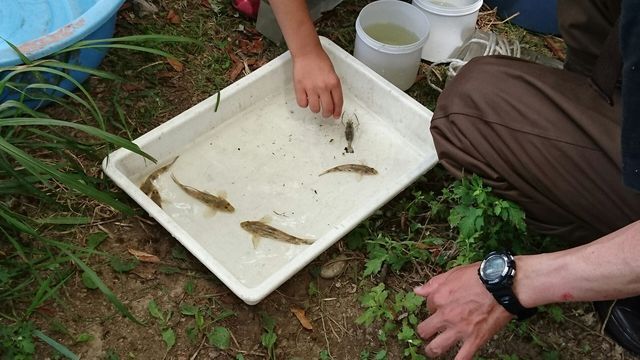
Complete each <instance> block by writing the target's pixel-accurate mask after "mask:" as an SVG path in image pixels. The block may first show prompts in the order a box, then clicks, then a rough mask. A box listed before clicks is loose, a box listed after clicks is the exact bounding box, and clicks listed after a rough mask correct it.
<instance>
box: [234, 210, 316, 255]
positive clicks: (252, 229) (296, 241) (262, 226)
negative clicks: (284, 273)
mask: <svg viewBox="0 0 640 360" xmlns="http://www.w3.org/2000/svg"><path fill="white" fill-rule="evenodd" d="M268 221H269V219H268V218H267V217H265V218H262V219H261V220H259V221H243V222H241V223H240V226H241V227H242V228H243V229H244V230H245V231H247V232H248V233H249V234H251V235H252V238H251V240H252V242H253V248H254V249H255V248H256V247H257V246H258V243H259V242H260V238H267V239H272V240H277V241H282V242H286V243H289V244H293V245H311V244H313V240H309V239H302V238H299V237H297V236H293V235H289V234H287V233H286V232H284V231H282V230H278V229H276V228H274V227H273V226H271V225H269V224H267V222H268Z"/></svg>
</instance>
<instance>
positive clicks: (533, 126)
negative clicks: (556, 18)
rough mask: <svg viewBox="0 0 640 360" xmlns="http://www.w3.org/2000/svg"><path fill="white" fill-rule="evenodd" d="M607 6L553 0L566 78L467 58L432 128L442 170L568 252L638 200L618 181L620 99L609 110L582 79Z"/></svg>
mask: <svg viewBox="0 0 640 360" xmlns="http://www.w3.org/2000/svg"><path fill="white" fill-rule="evenodd" d="M609 3H610V2H608V1H603V2H597V1H585V0H582V1H568V2H563V1H560V5H559V14H560V24H561V28H562V31H563V35H564V38H565V41H566V42H567V46H568V64H567V66H566V68H568V69H571V70H573V71H567V70H557V69H551V68H547V67H544V66H542V65H538V64H533V63H529V62H526V61H522V60H519V59H513V58H508V57H498V56H495V57H494V56H492V57H482V58H476V59H473V60H472V61H470V62H469V63H468V64H467V65H465V66H464V68H463V69H462V71H460V72H459V74H458V75H457V76H456V77H455V78H454V79H453V80H452V81H450V82H449V84H448V86H447V88H446V89H445V91H444V92H443V93H442V95H441V96H440V98H439V99H438V105H437V107H436V111H435V113H434V116H433V119H432V122H431V132H432V134H433V137H434V141H435V144H436V149H437V151H438V156H439V157H440V161H441V164H442V165H443V166H444V167H445V168H446V169H447V170H448V171H449V172H451V173H452V174H454V175H455V176H457V177H460V176H463V175H464V174H471V173H476V174H478V175H480V176H482V177H483V178H484V179H485V182H486V184H488V185H489V186H491V187H492V188H493V189H494V191H495V192H496V193H498V194H499V195H501V196H503V197H504V198H507V199H510V200H513V201H514V202H516V203H518V204H520V205H521V206H522V207H523V208H524V209H525V211H526V213H527V221H528V223H529V225H530V227H531V228H533V229H534V230H536V231H538V232H541V233H544V234H549V235H555V236H557V237H558V238H560V239H561V240H562V241H563V242H566V245H574V244H578V243H584V242H588V241H592V240H595V239H597V238H599V237H601V236H603V235H605V234H608V233H610V232H612V231H614V230H617V229H619V228H621V227H623V226H625V225H627V224H629V223H631V222H633V221H635V220H638V219H640V194H639V193H637V192H634V191H632V190H631V189H629V188H626V187H625V186H624V185H623V184H622V177H621V173H620V169H621V155H620V101H619V100H620V96H619V95H620V94H619V92H618V93H616V94H614V95H613V105H610V104H608V103H607V102H606V101H605V99H604V98H603V97H602V96H601V94H599V93H598V91H596V90H595V88H594V87H593V86H592V85H591V83H590V81H589V78H588V77H587V76H586V75H585V74H590V73H591V71H592V68H593V64H594V62H595V59H596V58H597V56H598V54H595V52H597V51H599V50H598V49H599V46H601V45H602V43H603V42H604V40H605V38H606V37H607V35H608V32H609V29H610V27H611V25H612V24H613V23H614V22H615V20H616V17H617V13H616V11H617V10H616V9H618V8H619V4H617V5H616V4H613V5H611V4H609ZM603 4H605V5H603ZM590 24H591V25H590ZM585 44H587V45H585Z"/></svg>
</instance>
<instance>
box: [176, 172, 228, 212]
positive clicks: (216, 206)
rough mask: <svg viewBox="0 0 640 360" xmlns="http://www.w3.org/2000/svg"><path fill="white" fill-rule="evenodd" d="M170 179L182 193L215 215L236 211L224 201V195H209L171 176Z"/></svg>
mask: <svg viewBox="0 0 640 360" xmlns="http://www.w3.org/2000/svg"><path fill="white" fill-rule="evenodd" d="M171 179H172V180H173V182H174V183H176V185H178V186H179V187H180V189H182V190H183V191H184V192H186V193H187V194H188V195H189V196H191V197H192V198H194V199H196V200H198V201H200V202H201V203H203V204H205V205H207V206H208V207H209V209H211V210H212V211H213V213H214V214H215V213H216V212H217V211H223V212H227V213H232V212H234V211H236V209H235V208H234V207H233V205H231V203H229V201H227V199H225V195H224V194H223V193H220V194H218V195H213V194H210V193H208V192H206V191H202V190H198V189H196V188H194V187H192V186H189V185H185V184H183V183H181V182H180V181H178V179H176V177H175V175H173V174H171Z"/></svg>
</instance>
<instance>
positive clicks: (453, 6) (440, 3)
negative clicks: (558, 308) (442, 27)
mask: <svg viewBox="0 0 640 360" xmlns="http://www.w3.org/2000/svg"><path fill="white" fill-rule="evenodd" d="M431 2H432V3H434V4H436V5H438V6H441V7H448V8H456V7H457V6H456V5H455V4H452V3H450V2H448V1H438V0H432V1H431Z"/></svg>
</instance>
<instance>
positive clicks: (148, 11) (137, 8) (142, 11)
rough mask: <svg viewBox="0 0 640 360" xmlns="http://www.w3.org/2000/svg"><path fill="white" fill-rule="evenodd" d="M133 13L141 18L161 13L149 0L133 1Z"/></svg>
mask: <svg viewBox="0 0 640 360" xmlns="http://www.w3.org/2000/svg"><path fill="white" fill-rule="evenodd" d="M133 11H134V12H135V13H136V15H137V16H139V17H145V16H147V15H153V14H155V13H157V12H158V11H160V10H159V9H158V7H157V6H155V5H154V4H152V3H150V2H149V1H147V0H133Z"/></svg>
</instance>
